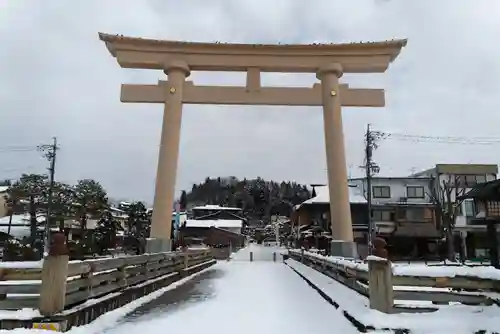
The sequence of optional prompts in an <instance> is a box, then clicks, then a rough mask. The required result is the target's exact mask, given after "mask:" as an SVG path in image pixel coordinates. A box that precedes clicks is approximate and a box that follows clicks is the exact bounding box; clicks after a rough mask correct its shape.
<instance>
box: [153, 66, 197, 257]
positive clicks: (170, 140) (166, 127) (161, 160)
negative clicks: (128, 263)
mask: <svg viewBox="0 0 500 334" xmlns="http://www.w3.org/2000/svg"><path fill="white" fill-rule="evenodd" d="M164 71H165V74H167V76H168V85H167V87H164V89H166V90H167V91H168V93H167V94H166V95H165V104H164V109H163V124H162V130H161V138H160V150H159V153H158V169H157V174H156V186H155V195H154V204H153V205H154V206H153V217H152V219H151V220H152V224H151V239H149V240H148V242H147V245H146V248H147V252H148V253H156V252H162V251H169V250H171V249H172V240H171V234H172V224H171V223H170V222H171V221H172V211H173V204H174V195H175V192H174V189H175V181H176V179H177V161H178V160H179V144H180V138H181V123H182V104H183V103H182V92H183V88H184V83H185V80H186V77H188V76H189V74H190V71H189V67H188V65H187V64H186V63H185V62H182V61H176V62H172V63H168V64H166V65H165V69H164ZM165 222H168V223H165Z"/></svg>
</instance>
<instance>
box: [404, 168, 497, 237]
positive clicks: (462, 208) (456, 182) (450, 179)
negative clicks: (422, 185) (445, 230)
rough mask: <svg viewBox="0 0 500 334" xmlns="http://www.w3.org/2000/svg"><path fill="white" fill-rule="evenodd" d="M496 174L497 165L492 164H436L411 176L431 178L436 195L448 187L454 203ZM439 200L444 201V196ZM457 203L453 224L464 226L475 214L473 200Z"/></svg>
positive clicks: (492, 178)
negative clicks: (457, 198)
mask: <svg viewBox="0 0 500 334" xmlns="http://www.w3.org/2000/svg"><path fill="white" fill-rule="evenodd" d="M497 174H498V165H493V164H438V165H436V166H435V167H434V168H431V169H428V170H425V171H422V172H420V173H416V174H413V176H417V177H422V176H423V177H428V178H431V179H432V180H433V191H434V193H435V194H436V195H438V197H439V195H441V196H440V197H443V195H442V193H443V192H444V189H445V188H446V187H449V188H450V189H449V194H450V199H451V201H452V202H453V203H455V202H456V197H457V196H460V195H464V194H465V193H467V192H468V191H469V190H470V189H471V188H472V187H474V186H475V185H476V184H479V183H484V182H489V181H493V180H496V179H497ZM444 197H447V196H444ZM441 201H442V202H443V203H444V202H446V198H442V199H441ZM458 205H459V207H458V210H457V213H458V214H457V217H456V221H455V226H456V227H457V228H465V227H466V226H467V225H470V224H469V223H470V220H471V219H472V218H473V217H475V215H476V209H475V208H474V201H472V200H464V201H463V202H461V203H458Z"/></svg>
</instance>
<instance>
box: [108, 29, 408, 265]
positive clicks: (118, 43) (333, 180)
mask: <svg viewBox="0 0 500 334" xmlns="http://www.w3.org/2000/svg"><path fill="white" fill-rule="evenodd" d="M99 37H100V39H101V40H102V41H104V42H105V43H106V46H107V48H108V50H109V51H110V53H111V54H112V55H113V56H114V57H116V59H117V61H118V63H119V64H120V66H121V67H124V68H142V69H159V70H163V71H164V72H165V73H166V74H167V76H168V80H167V81H159V82H158V84H156V85H133V84H124V85H122V91H121V101H122V102H130V103H163V104H164V106H165V107H164V114H163V126H162V134H161V143H160V152H159V158H158V170H157V177H156V188H155V197H154V205H153V218H152V228H151V237H152V238H153V240H152V241H151V242H150V245H148V249H149V251H164V250H169V249H170V244H171V241H170V237H171V228H172V227H171V221H172V207H173V202H174V195H175V194H174V192H175V181H176V175H177V161H178V155H179V142H180V129H181V119H182V105H183V104H184V103H188V104H229V105H286V106H322V107H323V119H324V132H325V147H326V157H327V159H326V160H327V169H328V183H329V194H330V220H331V227H332V236H333V238H334V240H335V241H334V242H333V243H332V252H333V254H334V255H343V256H353V255H354V254H355V252H356V251H355V249H356V248H355V245H354V243H353V231H352V222H351V213H350V203H349V189H348V184H347V167H346V158H345V147H344V135H343V129H342V113H341V106H346V107H383V106H384V105H385V101H384V90H383V89H354V88H350V87H349V86H348V85H345V84H339V78H340V77H341V76H342V75H343V73H344V72H348V73H382V72H385V71H386V70H387V68H388V66H389V63H390V62H392V61H393V60H394V59H395V58H396V57H397V56H398V54H399V53H400V51H401V48H402V47H404V46H405V45H406V40H395V41H386V42H375V43H351V44H313V45H262V44H257V45H254V44H220V43H215V44H214V43H187V42H176V41H161V40H152V39H142V38H133V37H123V36H119V35H108V34H102V33H101V34H99ZM191 71H240V72H241V71H244V72H247V81H246V86H241V87H228V86H197V85H195V84H194V83H192V82H190V81H186V78H187V77H188V76H189V75H190V73H191ZM261 72H288V73H316V76H317V78H318V79H319V80H320V83H316V84H314V85H313V87H262V86H261V84H260V75H261Z"/></svg>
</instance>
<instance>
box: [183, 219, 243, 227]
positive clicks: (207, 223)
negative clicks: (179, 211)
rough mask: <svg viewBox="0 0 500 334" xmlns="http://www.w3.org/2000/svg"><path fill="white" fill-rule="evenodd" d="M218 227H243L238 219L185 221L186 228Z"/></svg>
mask: <svg viewBox="0 0 500 334" xmlns="http://www.w3.org/2000/svg"><path fill="white" fill-rule="evenodd" d="M212 226H213V227H218V228H240V227H242V226H243V221H242V220H239V219H234V220H233V219H217V220H203V219H188V220H186V227H207V228H209V227H212Z"/></svg>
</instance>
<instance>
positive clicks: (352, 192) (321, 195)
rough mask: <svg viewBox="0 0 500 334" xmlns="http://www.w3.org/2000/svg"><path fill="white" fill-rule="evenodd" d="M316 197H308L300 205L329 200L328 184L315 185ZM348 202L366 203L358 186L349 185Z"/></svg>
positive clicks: (327, 201)
mask: <svg viewBox="0 0 500 334" xmlns="http://www.w3.org/2000/svg"><path fill="white" fill-rule="evenodd" d="M315 189H316V197H313V198H310V199H308V200H307V201H305V202H303V203H302V204H301V205H307V204H321V203H329V202H330V194H329V192H328V186H319V187H316V188H315ZM349 202H350V203H352V204H360V203H361V204H362V203H366V198H365V196H363V193H362V190H361V189H360V188H359V187H352V186H349Z"/></svg>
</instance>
